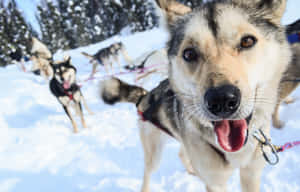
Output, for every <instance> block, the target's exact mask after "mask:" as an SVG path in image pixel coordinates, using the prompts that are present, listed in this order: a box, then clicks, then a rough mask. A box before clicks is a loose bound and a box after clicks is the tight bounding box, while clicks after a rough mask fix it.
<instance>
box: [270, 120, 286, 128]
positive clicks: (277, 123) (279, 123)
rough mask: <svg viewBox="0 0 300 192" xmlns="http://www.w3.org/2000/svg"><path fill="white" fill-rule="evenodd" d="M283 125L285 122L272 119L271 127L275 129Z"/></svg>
mask: <svg viewBox="0 0 300 192" xmlns="http://www.w3.org/2000/svg"><path fill="white" fill-rule="evenodd" d="M284 126H285V123H284V122H283V121H280V120H276V121H273V127H275V128H277V129H282V128H283V127H284Z"/></svg>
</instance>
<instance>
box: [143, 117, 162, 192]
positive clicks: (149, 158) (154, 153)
mask: <svg viewBox="0 0 300 192" xmlns="http://www.w3.org/2000/svg"><path fill="white" fill-rule="evenodd" d="M139 127H140V137H141V141H142V144H143V149H144V163H145V167H144V180H143V185H142V192H150V178H151V174H152V172H153V171H155V169H157V168H158V165H159V162H160V159H161V153H162V150H163V146H164V138H163V137H165V135H163V134H162V132H161V131H160V130H159V129H158V128H156V127H155V126H154V125H153V124H151V123H149V122H142V121H140V122H139Z"/></svg>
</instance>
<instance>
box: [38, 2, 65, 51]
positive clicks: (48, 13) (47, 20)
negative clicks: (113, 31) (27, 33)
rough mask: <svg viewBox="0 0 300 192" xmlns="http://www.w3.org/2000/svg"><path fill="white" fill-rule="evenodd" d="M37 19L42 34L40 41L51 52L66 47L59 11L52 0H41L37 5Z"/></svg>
mask: <svg viewBox="0 0 300 192" xmlns="http://www.w3.org/2000/svg"><path fill="white" fill-rule="evenodd" d="M37 9H38V16H37V18H38V21H39V25H40V29H41V34H42V41H43V42H44V43H45V44H46V45H47V46H48V48H49V49H50V50H51V52H55V51H57V50H58V49H63V48H67V47H68V44H66V38H65V34H64V31H63V24H62V19H61V13H60V12H59V9H58V8H57V7H56V6H55V5H54V4H53V2H52V1H45V0H44V1H42V2H41V4H40V5H38V7H37Z"/></svg>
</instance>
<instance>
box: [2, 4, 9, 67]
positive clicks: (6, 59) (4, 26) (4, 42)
mask: <svg viewBox="0 0 300 192" xmlns="http://www.w3.org/2000/svg"><path fill="white" fill-rule="evenodd" d="M7 18H8V13H7V10H6V8H5V7H4V5H3V2H0V66H5V65H7V64H8V63H9V62H11V60H10V58H9V57H8V55H9V54H10V51H11V48H12V47H11V44H10V43H9V37H8V34H7V33H6V32H7V31H6V29H7V24H8V23H7Z"/></svg>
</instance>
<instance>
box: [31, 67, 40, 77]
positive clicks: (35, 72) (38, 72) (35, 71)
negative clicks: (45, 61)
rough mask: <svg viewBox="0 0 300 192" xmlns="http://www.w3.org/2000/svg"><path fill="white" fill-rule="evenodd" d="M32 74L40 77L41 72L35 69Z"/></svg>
mask: <svg viewBox="0 0 300 192" xmlns="http://www.w3.org/2000/svg"><path fill="white" fill-rule="evenodd" d="M32 73H33V74H35V75H38V76H40V75H41V70H40V69H36V70H34V71H32Z"/></svg>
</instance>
